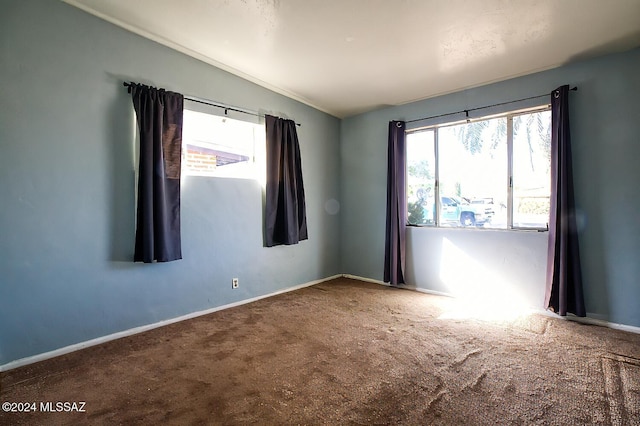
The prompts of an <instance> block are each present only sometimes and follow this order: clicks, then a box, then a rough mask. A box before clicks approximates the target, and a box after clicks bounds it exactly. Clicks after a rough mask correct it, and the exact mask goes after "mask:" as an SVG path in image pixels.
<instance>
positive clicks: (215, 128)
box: [182, 109, 265, 180]
mask: <svg viewBox="0 0 640 426" xmlns="http://www.w3.org/2000/svg"><path fill="white" fill-rule="evenodd" d="M183 119H184V122H183V131H182V171H183V173H184V174H186V175H196V176H215V177H233V178H244V179H257V180H264V176H263V175H264V159H265V130H264V125H260V124H255V123H251V122H246V121H240V120H234V119H232V118H228V117H221V116H217V115H212V114H206V113H202V112H196V111H191V110H186V109H185V110H184V115H183Z"/></svg>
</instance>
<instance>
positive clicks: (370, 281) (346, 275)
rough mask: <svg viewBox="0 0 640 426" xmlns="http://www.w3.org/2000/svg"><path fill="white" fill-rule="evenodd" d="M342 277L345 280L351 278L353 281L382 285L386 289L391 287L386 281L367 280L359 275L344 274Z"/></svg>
mask: <svg viewBox="0 0 640 426" xmlns="http://www.w3.org/2000/svg"><path fill="white" fill-rule="evenodd" d="M342 276H343V277H344V278H349V279H352V280H358V281H364V282H367V283H373V284H380V285H383V286H386V287H391V286H390V285H389V283H385V282H384V281H380V280H374V279H373V278H365V277H360V276H358V275H351V274H342Z"/></svg>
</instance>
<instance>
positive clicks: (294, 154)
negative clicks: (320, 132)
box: [265, 115, 308, 247]
mask: <svg viewBox="0 0 640 426" xmlns="http://www.w3.org/2000/svg"><path fill="white" fill-rule="evenodd" d="M265 124H266V126H265V127H266V134H267V187H266V200H265V244H266V246H267V247H273V246H277V245H283V244H284V245H291V244H297V243H298V242H300V241H302V240H306V239H307V238H308V235H307V213H306V206H305V197H304V184H303V181H302V161H301V158H300V144H299V143H298V133H297V131H296V123H295V122H294V121H293V120H285V119H283V118H278V117H273V116H271V115H265Z"/></svg>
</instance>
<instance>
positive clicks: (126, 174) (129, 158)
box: [105, 76, 137, 264]
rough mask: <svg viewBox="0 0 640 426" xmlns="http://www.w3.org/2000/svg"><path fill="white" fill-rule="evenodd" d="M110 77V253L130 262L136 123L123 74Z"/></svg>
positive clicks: (120, 259)
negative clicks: (112, 95)
mask: <svg viewBox="0 0 640 426" xmlns="http://www.w3.org/2000/svg"><path fill="white" fill-rule="evenodd" d="M110 80H113V87H114V90H117V93H116V94H115V96H114V99H113V103H112V104H111V107H110V109H109V121H108V122H109V128H107V129H105V132H107V141H108V145H109V146H108V147H107V149H108V152H109V156H108V160H109V161H110V162H111V167H109V168H108V170H109V171H110V172H111V176H109V179H108V182H109V183H110V185H111V186H110V188H109V189H108V194H109V197H110V199H109V202H108V204H107V205H108V206H109V207H110V214H109V215H108V217H109V224H108V228H107V229H109V238H110V239H109V253H110V257H111V259H109V260H110V261H113V262H131V264H133V263H132V262H133V250H134V244H135V168H134V167H135V165H134V157H135V156H134V149H135V147H134V142H135V138H134V135H135V132H136V131H137V125H136V121H135V112H134V110H133V106H132V103H131V96H130V95H129V94H128V93H127V90H126V89H124V88H123V87H122V81H123V78H122V77H120V76H110Z"/></svg>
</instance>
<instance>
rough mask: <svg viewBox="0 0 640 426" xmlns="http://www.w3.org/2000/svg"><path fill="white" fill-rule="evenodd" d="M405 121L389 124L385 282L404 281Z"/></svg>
mask: <svg viewBox="0 0 640 426" xmlns="http://www.w3.org/2000/svg"><path fill="white" fill-rule="evenodd" d="M404 129H405V123H404V122H403V121H391V122H390V123H389V146H388V154H387V163H388V164H387V229H386V237H385V249H384V282H387V283H391V284H394V285H395V284H403V283H404V265H405V235H406V228H405V226H406V224H407V217H406V216H407V209H406V208H405V200H406V196H405V195H406V189H405V188H406V187H405V164H406V159H405V133H404Z"/></svg>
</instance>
